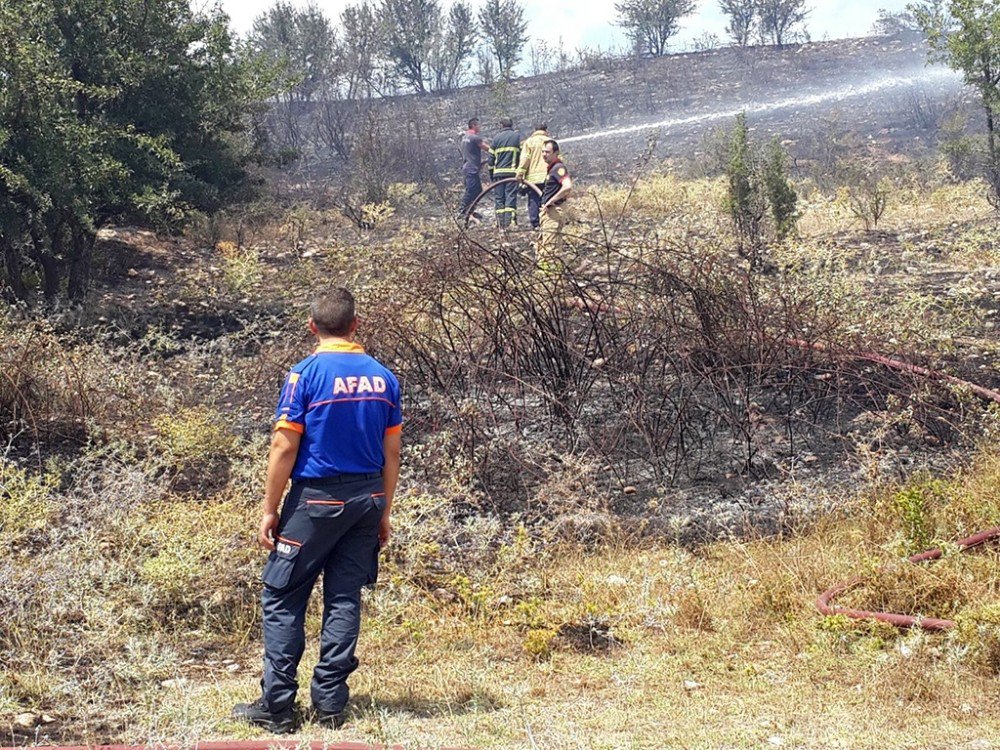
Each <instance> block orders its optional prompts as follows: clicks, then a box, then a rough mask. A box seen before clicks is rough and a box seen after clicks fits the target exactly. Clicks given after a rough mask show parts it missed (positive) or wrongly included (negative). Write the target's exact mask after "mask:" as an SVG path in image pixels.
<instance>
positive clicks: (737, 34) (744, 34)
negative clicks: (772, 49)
mask: <svg viewBox="0 0 1000 750" xmlns="http://www.w3.org/2000/svg"><path fill="white" fill-rule="evenodd" d="M719 9H720V10H721V11H722V12H723V13H724V14H725V16H726V17H727V18H728V19H729V22H728V23H727V24H726V32H728V34H729V36H730V37H731V38H732V40H733V42H734V43H735V44H736V45H737V46H739V47H746V46H747V45H748V44H749V43H750V38H751V36H752V35H753V31H754V27H755V26H756V24H757V0H719Z"/></svg>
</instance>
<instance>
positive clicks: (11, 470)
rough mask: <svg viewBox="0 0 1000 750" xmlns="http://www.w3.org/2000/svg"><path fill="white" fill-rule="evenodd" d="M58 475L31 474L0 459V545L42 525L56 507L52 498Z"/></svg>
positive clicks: (11, 541)
mask: <svg viewBox="0 0 1000 750" xmlns="http://www.w3.org/2000/svg"><path fill="white" fill-rule="evenodd" d="M57 483H58V477H56V476H54V475H52V474H42V475H31V474H29V473H28V472H26V471H25V470H24V469H21V468H19V467H18V466H16V465H15V464H14V463H13V462H11V461H10V460H8V459H6V458H0V546H4V547H6V546H7V545H9V544H12V543H14V542H16V541H18V540H19V539H21V538H22V537H24V536H25V535H26V534H29V533H31V532H33V531H38V530H40V529H43V528H45V527H46V526H47V525H48V523H49V520H50V518H51V517H52V515H53V513H54V512H55V509H56V501H55V499H54V498H53V497H52V493H53V491H54V488H55V486H56V485H57Z"/></svg>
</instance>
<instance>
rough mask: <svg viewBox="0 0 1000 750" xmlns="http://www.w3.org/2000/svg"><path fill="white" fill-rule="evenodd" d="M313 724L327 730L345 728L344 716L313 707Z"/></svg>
mask: <svg viewBox="0 0 1000 750" xmlns="http://www.w3.org/2000/svg"><path fill="white" fill-rule="evenodd" d="M313 722H314V723H316V724H319V725H320V726H321V727H326V728H327V729H340V728H341V727H342V726H344V714H342V713H336V714H335V713H333V711H324V710H323V709H322V708H316V707H315V706H314V707H313Z"/></svg>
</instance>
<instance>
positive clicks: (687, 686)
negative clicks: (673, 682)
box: [684, 680, 702, 693]
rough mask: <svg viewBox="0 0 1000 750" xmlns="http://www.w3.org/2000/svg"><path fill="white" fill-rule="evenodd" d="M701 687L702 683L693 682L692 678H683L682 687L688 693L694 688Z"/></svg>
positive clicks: (699, 688)
mask: <svg viewBox="0 0 1000 750" xmlns="http://www.w3.org/2000/svg"><path fill="white" fill-rule="evenodd" d="M701 687H702V685H701V683H700V682H695V681H694V680H684V689H685V690H686V691H687V692H689V693H690V692H692V691H695V690H701Z"/></svg>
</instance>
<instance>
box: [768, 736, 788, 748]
mask: <svg viewBox="0 0 1000 750" xmlns="http://www.w3.org/2000/svg"><path fill="white" fill-rule="evenodd" d="M767 744H768V745H773V746H774V747H781V746H782V745H784V744H785V740H784V738H783V737H779V736H778V735H776V734H773V735H771V736H770V737H768V738H767Z"/></svg>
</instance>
